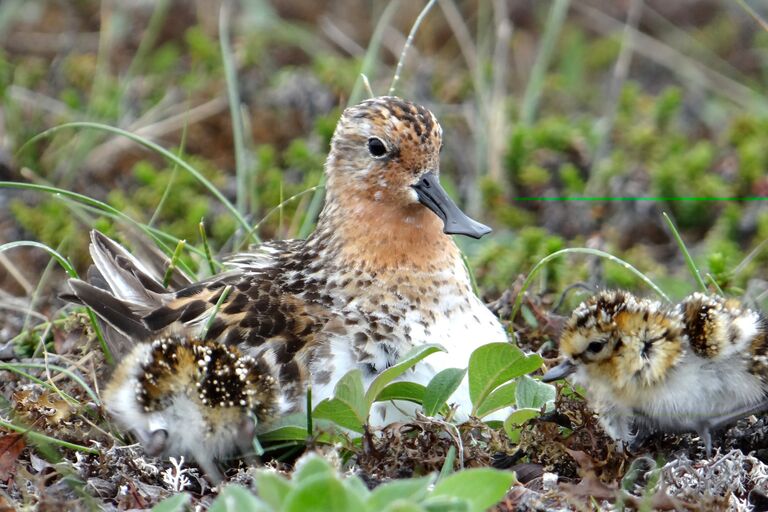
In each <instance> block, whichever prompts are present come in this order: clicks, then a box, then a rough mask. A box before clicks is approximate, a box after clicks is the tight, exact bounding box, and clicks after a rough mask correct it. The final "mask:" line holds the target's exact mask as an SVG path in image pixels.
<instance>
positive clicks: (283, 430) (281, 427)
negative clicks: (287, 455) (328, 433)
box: [257, 412, 307, 442]
mask: <svg viewBox="0 0 768 512" xmlns="http://www.w3.org/2000/svg"><path fill="white" fill-rule="evenodd" d="M266 429H268V430H266ZM257 433H258V436H259V440H260V441H262V442H272V441H301V442H305V441H306V440H307V416H306V415H305V414H304V413H300V412H299V413H294V414H289V415H287V416H283V417H282V418H280V419H278V420H275V421H273V422H270V423H268V424H267V425H263V426H261V425H260V426H259V430H258V432H257Z"/></svg>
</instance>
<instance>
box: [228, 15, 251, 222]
mask: <svg viewBox="0 0 768 512" xmlns="http://www.w3.org/2000/svg"><path fill="white" fill-rule="evenodd" d="M229 14H230V3H229V0H225V1H224V2H222V4H221V9H220V10H219V45H220V47H221V60H222V63H223V64H224V78H225V81H226V84H227V99H228V100H229V114H230V117H231V121H232V139H233V141H234V145H235V176H236V181H237V199H236V202H237V210H238V211H239V212H240V214H241V215H245V214H246V212H247V211H248V209H249V207H250V209H251V210H255V209H256V206H257V205H255V204H251V205H248V199H249V195H250V194H249V193H248V183H249V179H248V173H249V165H248V155H247V154H246V151H245V132H244V127H243V118H242V112H241V111H240V91H239V90H238V87H237V69H236V66H235V59H234V54H233V51H232V46H231V44H230V33H229ZM250 199H251V200H253V199H255V196H254V197H253V198H250ZM247 231H248V230H246V232H247Z"/></svg>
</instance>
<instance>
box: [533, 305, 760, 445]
mask: <svg viewBox="0 0 768 512" xmlns="http://www.w3.org/2000/svg"><path fill="white" fill-rule="evenodd" d="M560 353H561V355H562V356H564V358H565V360H564V361H563V363H561V364H560V365H559V366H558V367H556V368H553V369H552V370H550V372H548V373H547V375H545V377H544V379H545V380H553V379H555V378H561V377H564V376H566V375H570V374H572V376H571V377H570V379H571V380H572V382H574V383H576V384H579V385H582V386H584V388H585V389H586V391H587V396H588V398H589V400H590V403H591V405H592V406H593V407H594V408H595V410H596V411H597V412H598V414H599V415H600V421H601V423H602V424H603V426H604V427H605V429H606V431H607V432H608V433H609V434H610V435H611V436H612V437H614V438H615V439H619V440H622V441H628V442H637V441H639V440H641V438H642V437H643V436H645V435H646V434H648V433H650V431H653V430H661V431H667V432H670V431H671V432H679V431H694V432H698V433H699V434H701V435H702V437H703V438H704V441H705V444H706V445H707V449H708V450H709V449H710V440H709V436H710V431H711V430H712V429H714V428H719V427H721V426H724V425H726V424H728V423H730V422H732V421H735V420H737V419H739V418H740V417H743V416H744V415H748V414H753V413H760V412H762V411H765V410H768V365H766V361H767V360H768V321H767V320H766V319H765V317H763V316H762V315H760V314H759V313H757V312H755V311H753V310H751V309H749V308H747V307H745V306H744V305H743V304H741V303H740V302H739V301H738V300H736V299H724V298H722V297H718V296H708V295H703V294H700V293H695V294H693V295H691V296H689V297H687V298H686V299H684V300H683V301H682V302H681V303H680V304H678V305H675V306H666V305H663V304H661V303H659V302H658V301H654V300H648V299H638V298H636V297H634V296H633V295H632V294H629V293H627V292H623V291H605V292H601V293H598V294H597V295H595V296H594V297H592V298H590V299H589V300H587V301H586V302H584V303H583V304H581V305H580V306H579V307H578V308H576V310H574V312H573V314H572V316H571V317H570V319H569V320H568V321H567V323H566V326H565V328H564V330H563V333H562V335H561V338H560Z"/></svg>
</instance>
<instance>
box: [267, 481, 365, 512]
mask: <svg viewBox="0 0 768 512" xmlns="http://www.w3.org/2000/svg"><path fill="white" fill-rule="evenodd" d="M282 510H283V511H284V512H327V511H331V510H332V511H334V512H360V511H361V510H365V503H364V502H363V501H362V500H360V498H359V497H358V496H357V493H356V492H354V491H350V490H348V489H346V488H345V487H344V485H343V484H342V483H341V481H340V480H339V479H338V478H337V477H336V475H334V474H327V475H323V474H318V475H314V476H312V477H310V478H308V479H307V480H305V481H303V482H300V483H299V484H298V485H296V487H294V489H293V490H291V492H290V493H289V494H288V496H287V497H286V498H285V504H284V506H283V508H282Z"/></svg>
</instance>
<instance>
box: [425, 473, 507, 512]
mask: <svg viewBox="0 0 768 512" xmlns="http://www.w3.org/2000/svg"><path fill="white" fill-rule="evenodd" d="M514 482H515V474H514V473H510V472H508V471H499V470H496V469H492V468H473V469H465V470H464V471H459V472H458V473H454V474H452V475H450V476H448V477H446V478H444V479H443V480H441V481H440V482H438V483H437V484H436V485H435V489H434V491H432V495H433V496H452V497H454V498H459V499H463V500H467V501H468V502H469V505H470V511H472V512H475V511H476V512H482V511H484V510H485V509H487V508H488V507H490V506H492V505H495V504H496V503H498V502H499V501H501V499H502V498H503V497H504V496H505V495H506V494H507V491H508V490H509V488H510V486H511V485H512V484H513V483H514Z"/></svg>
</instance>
